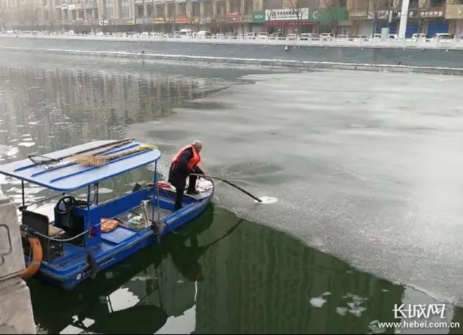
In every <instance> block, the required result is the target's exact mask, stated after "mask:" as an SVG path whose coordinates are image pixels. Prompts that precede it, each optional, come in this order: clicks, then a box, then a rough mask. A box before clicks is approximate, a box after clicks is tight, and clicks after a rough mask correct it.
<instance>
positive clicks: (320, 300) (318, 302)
mask: <svg viewBox="0 0 463 335" xmlns="http://www.w3.org/2000/svg"><path fill="white" fill-rule="evenodd" d="M325 302H326V300H325V299H323V298H320V297H318V298H312V299H310V304H311V305H312V306H313V307H317V308H322V307H323V305H324V304H325Z"/></svg>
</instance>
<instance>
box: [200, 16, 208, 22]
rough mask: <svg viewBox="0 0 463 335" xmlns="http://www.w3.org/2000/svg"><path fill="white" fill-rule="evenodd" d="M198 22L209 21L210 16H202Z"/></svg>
mask: <svg viewBox="0 0 463 335" xmlns="http://www.w3.org/2000/svg"><path fill="white" fill-rule="evenodd" d="M199 23H201V24H206V23H211V18H210V17H209V16H207V17H202V18H201V19H200V20H199Z"/></svg>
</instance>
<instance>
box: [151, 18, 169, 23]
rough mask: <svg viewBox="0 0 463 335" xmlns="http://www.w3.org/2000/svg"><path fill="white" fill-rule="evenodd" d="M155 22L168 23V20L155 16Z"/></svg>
mask: <svg viewBox="0 0 463 335" xmlns="http://www.w3.org/2000/svg"><path fill="white" fill-rule="evenodd" d="M153 23H154V24H164V23H166V21H165V20H164V18H163V17H155V18H154V19H153Z"/></svg>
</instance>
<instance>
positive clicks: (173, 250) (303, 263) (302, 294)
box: [31, 208, 404, 334]
mask: <svg viewBox="0 0 463 335" xmlns="http://www.w3.org/2000/svg"><path fill="white" fill-rule="evenodd" d="M31 292H32V298H33V301H34V311H35V317H36V322H37V323H39V324H40V326H41V327H42V328H43V329H44V330H46V331H48V332H49V333H59V332H62V333H66V332H74V333H75V332H76V331H82V330H85V331H90V332H96V333H128V332H132V333H144V334H148V333H155V332H158V333H163V334H165V333H190V332H191V331H196V333H199V334H209V333H211V334H212V333H228V334H237V333H238V334H249V333H254V334H255V333H266V332H268V333H271V334H281V333H290V334H296V333H299V334H303V333H315V332H321V333H322V334H324V333H325V334H326V333H350V334H353V333H371V332H373V331H377V330H376V329H375V328H374V324H375V322H377V321H378V320H379V321H393V319H392V318H393V313H392V309H393V307H394V304H396V303H400V302H401V299H402V294H403V292H404V289H403V288H402V287H401V286H398V285H394V284H392V283H389V282H387V281H383V280H380V279H377V278H374V277H372V276H370V275H368V274H365V273H360V272H357V271H355V270H354V269H352V268H351V267H349V266H348V265H347V264H345V263H343V262H341V261H339V260H336V259H334V258H332V257H330V256H326V255H322V254H320V253H318V252H316V251H313V250H311V249H308V248H305V247H303V246H302V245H300V244H299V243H296V242H295V241H294V240H292V239H291V238H289V237H287V236H284V235H281V234H280V233H278V232H276V231H273V230H270V229H267V228H265V227H262V226H258V225H254V224H251V223H250V222H247V221H244V220H238V219H237V218H236V217H235V216H234V215H233V214H232V213H229V212H226V211H224V210H220V209H217V208H210V209H209V210H208V211H207V212H206V213H205V215H204V216H203V217H201V219H200V220H199V221H197V222H195V223H194V224H193V225H192V226H190V227H188V228H187V229H186V230H184V231H179V234H177V235H172V236H171V237H170V238H167V239H166V240H164V241H163V243H162V245H160V246H158V247H154V248H149V249H147V250H145V251H144V252H143V253H142V254H140V255H137V256H135V257H133V258H132V259H130V260H129V261H127V262H125V263H124V264H122V265H121V266H118V267H116V268H114V269H112V270H111V271H109V272H106V273H103V274H99V275H98V276H97V278H96V280H94V281H89V282H86V283H84V284H83V286H82V287H80V288H79V289H78V290H77V291H74V292H70V293H69V292H65V293H63V292H61V291H58V289H54V288H52V287H48V286H46V287H45V286H43V285H41V284H39V283H38V282H33V283H31ZM76 328H77V329H76Z"/></svg>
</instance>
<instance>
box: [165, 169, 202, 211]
mask: <svg viewBox="0 0 463 335" xmlns="http://www.w3.org/2000/svg"><path fill="white" fill-rule="evenodd" d="M197 180H198V177H197V176H191V175H190V179H189V181H188V190H187V192H193V191H195V190H196V181H197ZM169 183H171V184H172V185H173V186H174V187H175V191H176V192H175V193H176V195H175V206H174V211H177V210H179V209H181V208H182V205H183V193H185V187H186V178H185V176H179V175H174V174H171V175H170V176H169Z"/></svg>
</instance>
